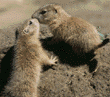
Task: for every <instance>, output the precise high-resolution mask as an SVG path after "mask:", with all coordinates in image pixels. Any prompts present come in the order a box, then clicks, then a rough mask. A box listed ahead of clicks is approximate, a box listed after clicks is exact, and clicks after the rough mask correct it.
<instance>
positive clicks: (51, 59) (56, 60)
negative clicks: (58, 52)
mask: <svg viewBox="0 0 110 97" xmlns="http://www.w3.org/2000/svg"><path fill="white" fill-rule="evenodd" d="M56 62H58V58H57V57H54V56H51V57H50V64H51V65H57V64H56Z"/></svg>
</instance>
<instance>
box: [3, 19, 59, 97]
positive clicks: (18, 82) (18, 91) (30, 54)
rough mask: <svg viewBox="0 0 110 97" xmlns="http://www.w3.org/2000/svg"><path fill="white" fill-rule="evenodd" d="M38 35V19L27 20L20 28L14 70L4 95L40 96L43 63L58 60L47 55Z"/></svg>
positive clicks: (8, 96) (51, 62) (16, 96)
mask: <svg viewBox="0 0 110 97" xmlns="http://www.w3.org/2000/svg"><path fill="white" fill-rule="evenodd" d="M30 22H31V23H32V24H31V23H30ZM38 36H39V22H38V21H37V19H30V20H28V21H26V22H25V23H24V25H23V26H22V27H21V28H20V29H18V38H17V39H16V43H15V46H14V50H15V55H14V60H13V71H12V73H11V78H10V80H9V81H8V83H7V85H6V86H5V89H4V92H3V93H4V95H3V97H38V93H37V86H38V83H39V78H40V71H41V65H42V64H48V65H52V64H53V65H55V62H56V61H57V59H56V58H55V57H51V58H49V57H48V56H47V54H46V52H45V51H44V50H43V48H42V46H41V43H40V41H39V39H38Z"/></svg>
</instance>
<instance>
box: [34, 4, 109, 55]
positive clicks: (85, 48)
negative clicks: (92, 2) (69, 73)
mask: <svg viewBox="0 0 110 97" xmlns="http://www.w3.org/2000/svg"><path fill="white" fill-rule="evenodd" d="M32 18H36V19H38V21H39V22H40V23H41V24H47V25H48V26H49V28H50V31H51V33H52V34H53V35H54V37H53V39H54V40H56V41H60V40H61V41H65V43H67V44H69V45H70V46H71V47H72V49H73V51H74V53H75V54H77V55H82V54H85V53H89V52H94V51H95V50H96V49H98V48H100V47H102V46H103V45H105V44H106V43H108V42H109V39H105V40H104V41H103V42H102V41H101V39H100V36H99V33H98V32H97V30H96V28H95V27H94V26H93V25H92V24H90V23H88V22H87V21H85V20H83V19H81V18H77V17H72V16H71V15H69V14H67V13H66V12H65V11H64V9H63V8H62V7H61V6H59V5H57V4H49V5H46V6H43V7H42V8H40V9H38V10H37V11H35V13H33V15H32Z"/></svg>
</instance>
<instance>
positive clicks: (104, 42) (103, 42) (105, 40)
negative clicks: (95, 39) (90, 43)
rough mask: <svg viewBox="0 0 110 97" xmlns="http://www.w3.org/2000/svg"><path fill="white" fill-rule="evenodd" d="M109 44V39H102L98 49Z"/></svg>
mask: <svg viewBox="0 0 110 97" xmlns="http://www.w3.org/2000/svg"><path fill="white" fill-rule="evenodd" d="M109 42H110V39H109V38H106V39H104V40H103V41H102V43H101V44H99V45H98V48H100V47H102V46H104V45H106V44H107V43H109Z"/></svg>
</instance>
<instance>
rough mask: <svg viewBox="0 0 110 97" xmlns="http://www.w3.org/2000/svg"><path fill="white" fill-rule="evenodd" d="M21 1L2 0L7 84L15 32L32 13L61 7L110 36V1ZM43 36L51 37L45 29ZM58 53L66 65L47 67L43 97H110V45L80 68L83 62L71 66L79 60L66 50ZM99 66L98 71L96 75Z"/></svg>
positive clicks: (1, 46)
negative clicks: (44, 8)
mask: <svg viewBox="0 0 110 97" xmlns="http://www.w3.org/2000/svg"><path fill="white" fill-rule="evenodd" d="M21 1H22V0H19V2H18V3H17V0H15V1H14V0H12V2H8V1H7V0H4V1H3V0H0V29H1V30H0V68H1V71H2V75H0V78H2V77H4V79H3V81H4V84H5V83H6V81H5V80H6V79H7V77H8V76H9V74H10V73H9V72H10V70H11V68H10V66H11V61H12V57H13V50H12V46H13V45H14V41H15V34H14V33H15V30H16V28H17V27H18V26H19V25H20V24H19V23H21V22H23V21H24V20H25V19H28V18H30V17H31V15H32V13H33V12H34V11H35V10H36V9H38V8H39V7H40V6H42V5H45V4H47V3H58V4H60V5H61V6H63V8H64V9H65V10H66V11H67V12H68V13H69V14H71V15H72V16H76V17H81V18H83V19H85V20H87V21H89V22H90V23H92V24H93V25H94V26H96V27H97V26H100V29H98V30H99V31H100V32H101V33H103V34H107V33H110V32H109V31H110V27H109V23H110V19H109V17H110V11H109V10H110V0H100V1H98V0H67V1H66V0H65V1H63V0H60V1H59V0H55V1H54V2H53V1H50V0H42V1H40V0H39V1H38V0H27V1H26V0H25V1H24V2H21ZM30 2H31V3H30ZM41 32H42V33H43V34H45V35H47V34H49V33H48V32H49V31H48V29H47V28H46V27H45V26H43V27H41ZM109 37H110V36H109ZM42 38H44V37H42ZM66 47H67V46H66ZM47 49H48V47H47ZM48 50H50V49H48ZM53 52H54V53H56V52H55V51H53ZM58 52H60V54H59V56H58V57H59V59H61V60H63V63H61V62H60V63H58V66H53V67H47V66H45V67H43V71H42V72H41V80H40V83H39V87H38V89H39V95H40V97H110V43H108V44H107V45H106V46H104V47H102V48H101V51H100V52H99V54H98V55H97V56H96V60H93V62H92V63H90V64H81V63H80V64H78V65H77V63H79V62H70V60H69V59H72V60H73V61H74V60H75V59H74V58H73V57H72V58H70V56H69V55H67V53H64V52H63V51H62V49H59V51H58ZM58 52H57V54H58ZM51 53H52V51H51ZM68 57H69V58H68ZM78 61H80V60H78ZM70 63H71V64H70ZM94 64H95V65H94ZM96 64H97V65H96ZM96 66H97V67H98V69H97V71H96V72H95V73H93V72H92V71H93V70H94V68H96ZM1 71H0V72H1ZM2 86H3V85H1V87H2Z"/></svg>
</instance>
